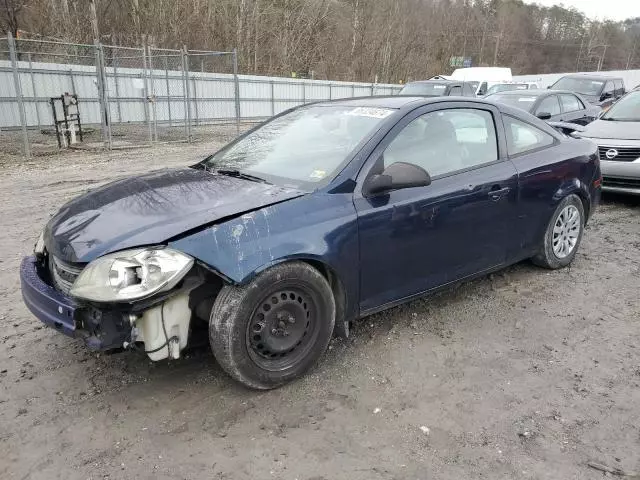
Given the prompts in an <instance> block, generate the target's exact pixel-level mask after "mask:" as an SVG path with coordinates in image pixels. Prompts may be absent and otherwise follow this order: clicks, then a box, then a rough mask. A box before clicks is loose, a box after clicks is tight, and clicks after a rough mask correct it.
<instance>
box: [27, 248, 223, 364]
mask: <svg viewBox="0 0 640 480" xmlns="http://www.w3.org/2000/svg"><path fill="white" fill-rule="evenodd" d="M160 248H164V247H160ZM139 250H142V249H139ZM136 252H138V251H136ZM125 253H126V252H125ZM109 257H112V258H109ZM129 257H131V255H129ZM189 259H190V261H189V262H188V263H185V265H184V268H185V271H184V272H181V273H180V275H179V278H176V279H172V280H171V281H169V282H164V283H163V284H161V285H160V286H159V287H158V285H155V286H154V285H152V284H153V282H152V281H149V279H148V278H147V277H145V274H146V275H147V276H148V275H154V272H153V271H151V272H150V271H149V270H153V268H150V269H149V268H146V271H145V272H142V270H143V269H144V268H143V266H141V265H136V264H135V262H130V261H129V260H130V258H127V256H126V255H125V256H124V257H122V255H121V256H120V257H118V254H114V255H112V256H106V260H105V258H104V257H103V258H100V259H97V261H100V262H103V264H105V265H106V264H107V263H108V262H112V264H114V265H115V264H117V262H120V265H119V266H116V268H115V272H116V273H114V269H108V270H106V272H99V271H97V270H96V268H94V267H95V265H92V264H93V263H95V261H94V262H92V263H90V264H88V265H81V264H68V263H65V262H62V261H60V260H58V259H56V258H55V257H53V256H52V255H49V254H48V253H47V252H46V250H45V251H43V252H40V253H37V254H36V255H35V256H31V257H27V258H25V259H24V260H23V262H22V265H21V271H20V277H21V283H22V293H23V298H24V301H25V304H26V305H27V307H28V308H29V310H31V312H32V313H33V314H34V315H35V316H36V317H38V318H39V319H40V320H41V321H42V322H43V323H45V324H47V325H48V326H50V327H53V328H54V329H56V330H58V331H60V332H61V333H64V334H66V335H68V336H72V337H75V338H81V339H83V340H84V342H85V343H86V344H87V346H88V347H89V348H90V349H92V350H97V351H110V350H118V349H127V348H141V349H143V350H144V351H145V353H146V354H147V355H148V356H149V358H150V359H151V360H153V361H158V360H162V359H165V358H172V359H176V358H179V357H180V352H181V351H182V350H184V348H186V346H187V344H188V343H189V342H190V340H191V339H190V337H192V336H193V332H194V331H198V330H199V328H198V327H199V326H202V327H206V325H207V323H206V322H208V318H209V312H210V310H211V305H212V304H213V301H214V299H215V296H216V295H217V293H218V291H219V290H220V288H222V284H223V280H222V278H220V277H219V276H218V275H216V274H215V273H214V272H212V271H211V270H210V269H208V268H207V267H206V266H204V265H202V264H200V263H197V262H194V261H193V259H191V258H190V257H189ZM123 263H124V264H123ZM118 267H123V268H122V269H119V268H118ZM147 267H148V266H147ZM92 269H93V270H92ZM98 270H99V269H98ZM123 272H124V275H122V273H123ZM105 273H106V278H102V277H104V274H105ZM155 274H156V277H157V272H155ZM141 277H142V278H141ZM83 278H84V279H85V283H87V282H93V286H94V287H95V286H97V288H93V289H88V288H82V286H83V285H84V284H83V280H82V279H83ZM145 279H146V280H147V282H146V283H147V286H149V285H151V286H152V287H153V288H151V289H147V291H142V290H143V289H144V288H145V287H144V286H141V285H142V284H143V283H144V280H145ZM114 285H116V286H122V288H120V289H119V290H118V289H114ZM155 287H158V288H155ZM100 289H101V290H100ZM106 289H111V291H112V292H111V293H112V294H113V293H114V292H116V295H117V291H120V292H122V291H123V290H125V294H121V295H120V297H126V296H127V295H128V296H133V297H137V298H133V299H131V298H130V299H127V300H125V299H124V298H118V299H108V298H107V295H109V293H108V291H107V290H106ZM127 289H128V290H127ZM83 296H84V297H85V298H82V297H83ZM203 330H204V328H203ZM203 338H207V337H206V334H205V336H204V337H203Z"/></svg>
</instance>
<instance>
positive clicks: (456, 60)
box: [449, 57, 471, 68]
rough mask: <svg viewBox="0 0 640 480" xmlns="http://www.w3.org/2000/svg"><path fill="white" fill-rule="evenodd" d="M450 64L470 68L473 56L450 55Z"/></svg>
mask: <svg viewBox="0 0 640 480" xmlns="http://www.w3.org/2000/svg"><path fill="white" fill-rule="evenodd" d="M449 66H450V67H465V68H468V67H470V66H471V58H470V57H450V58H449Z"/></svg>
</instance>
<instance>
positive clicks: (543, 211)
mask: <svg viewBox="0 0 640 480" xmlns="http://www.w3.org/2000/svg"><path fill="white" fill-rule="evenodd" d="M502 119H503V122H504V130H505V135H506V139H507V148H508V153H509V157H510V158H511V161H512V162H513V164H514V165H515V167H516V169H517V170H518V175H519V184H518V187H519V199H518V202H519V217H518V225H517V226H516V230H517V231H518V232H520V239H521V241H522V243H521V244H520V245H519V246H518V247H519V251H520V252H521V255H522V257H523V258H526V257H527V256H530V255H531V254H532V253H533V251H534V250H535V249H536V248H538V246H539V245H540V238H541V235H542V234H543V231H544V229H545V228H546V225H547V222H548V221H549V217H550V216H551V214H552V213H553V211H552V208H551V207H550V205H553V196H554V195H556V194H557V191H558V189H559V188H560V187H561V186H562V175H563V174H564V173H565V170H564V169H565V165H561V166H558V165H554V167H553V168H551V165H552V164H556V163H557V162H558V159H559V158H562V157H563V156H568V155H571V152H568V153H567V151H566V148H565V149H564V151H563V152H558V151H556V153H555V154H554V153H553V149H556V148H557V149H562V148H564V147H562V145H561V144H560V142H559V141H558V139H557V138H555V137H554V135H552V134H551V133H550V132H549V131H544V130H543V129H542V128H539V126H536V125H533V124H532V123H528V122H525V121H523V120H522V119H519V118H515V117H512V116H510V115H507V114H505V115H503V116H502Z"/></svg>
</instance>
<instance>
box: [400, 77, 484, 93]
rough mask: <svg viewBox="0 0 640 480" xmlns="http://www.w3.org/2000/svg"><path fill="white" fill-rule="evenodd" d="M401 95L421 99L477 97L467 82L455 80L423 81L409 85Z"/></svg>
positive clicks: (401, 91) (403, 89) (403, 88)
mask: <svg viewBox="0 0 640 480" xmlns="http://www.w3.org/2000/svg"><path fill="white" fill-rule="evenodd" d="M399 95H410V96H416V95H418V96H421V97H449V96H458V97H475V96H476V94H475V92H474V90H473V87H472V86H471V85H470V84H468V83H465V82H458V81H455V80H421V81H418V82H410V83H407V84H406V85H405V86H404V87H402V90H400V93H399Z"/></svg>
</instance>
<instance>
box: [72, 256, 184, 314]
mask: <svg viewBox="0 0 640 480" xmlns="http://www.w3.org/2000/svg"><path fill="white" fill-rule="evenodd" d="M192 265H193V258H191V257H189V256H188V255H185V254H183V253H180V252H177V251H175V250H172V249H170V248H161V247H160V248H157V247H156V248H139V249H135V250H126V251H123V252H118V253H112V254H109V255H105V256H104V257H100V258H97V259H96V260H94V261H93V262H91V263H89V265H87V267H86V268H85V269H84V270H83V271H82V273H80V275H78V278H77V279H76V281H75V283H74V284H73V286H72V287H71V291H70V292H69V293H70V294H71V295H72V296H74V297H77V298H82V299H85V300H92V301H95V302H126V301H129V300H138V299H141V298H145V297H149V296H151V295H153V294H154V293H158V292H162V291H165V290H169V289H171V288H173V287H174V286H175V285H176V283H178V282H179V281H180V280H181V279H182V277H184V276H185V274H186V273H187V272H188V271H189V270H190V269H191V266H192Z"/></svg>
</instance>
